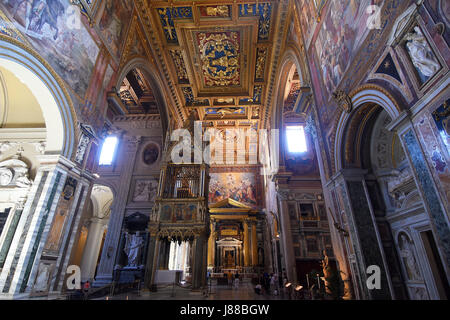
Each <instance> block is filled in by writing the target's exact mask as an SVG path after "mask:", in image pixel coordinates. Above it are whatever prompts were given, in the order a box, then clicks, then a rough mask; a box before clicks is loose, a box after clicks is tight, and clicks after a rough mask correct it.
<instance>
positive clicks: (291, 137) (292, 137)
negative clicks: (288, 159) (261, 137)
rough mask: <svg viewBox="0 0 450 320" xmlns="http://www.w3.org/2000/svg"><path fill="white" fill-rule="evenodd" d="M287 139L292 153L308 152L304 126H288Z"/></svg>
mask: <svg viewBox="0 0 450 320" xmlns="http://www.w3.org/2000/svg"><path fill="white" fill-rule="evenodd" d="M286 138H287V145H288V151H289V152H290V153H303V152H306V151H308V147H307V145H306V137H305V130H304V128H303V126H287V127H286Z"/></svg>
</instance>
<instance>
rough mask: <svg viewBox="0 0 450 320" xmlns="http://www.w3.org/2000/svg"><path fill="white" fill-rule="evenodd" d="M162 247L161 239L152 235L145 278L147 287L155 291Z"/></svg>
mask: <svg viewBox="0 0 450 320" xmlns="http://www.w3.org/2000/svg"><path fill="white" fill-rule="evenodd" d="M160 246H161V242H160V240H159V237H158V236H156V235H155V234H151V235H150V238H149V244H148V251H147V252H148V256H147V265H146V266H145V278H144V283H145V286H146V287H147V288H148V289H150V290H153V291H155V290H156V286H155V276H156V270H157V268H158V265H159V249H160Z"/></svg>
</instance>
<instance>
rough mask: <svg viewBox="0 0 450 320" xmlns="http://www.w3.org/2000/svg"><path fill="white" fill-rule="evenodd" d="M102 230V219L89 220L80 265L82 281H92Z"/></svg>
mask: <svg viewBox="0 0 450 320" xmlns="http://www.w3.org/2000/svg"><path fill="white" fill-rule="evenodd" d="M104 230H105V221H104V220H102V219H99V218H95V217H94V218H92V219H91V220H90V224H89V232H88V236H87V239H86V245H85V247H84V248H85V249H84V251H83V258H82V259H81V265H80V268H81V281H83V282H84V281H86V280H90V281H92V279H93V278H94V276H95V267H96V266H97V261H98V255H99V254H100V246H101V243H102V237H103V232H104Z"/></svg>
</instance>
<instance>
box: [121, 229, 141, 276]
mask: <svg viewBox="0 0 450 320" xmlns="http://www.w3.org/2000/svg"><path fill="white" fill-rule="evenodd" d="M143 243H144V241H143V239H142V237H140V236H139V232H138V233H137V234H128V233H127V235H126V242H125V249H124V251H125V253H126V254H127V257H128V264H127V267H132V268H133V267H134V268H136V267H137V266H138V263H139V255H140V252H141V247H142V245H143Z"/></svg>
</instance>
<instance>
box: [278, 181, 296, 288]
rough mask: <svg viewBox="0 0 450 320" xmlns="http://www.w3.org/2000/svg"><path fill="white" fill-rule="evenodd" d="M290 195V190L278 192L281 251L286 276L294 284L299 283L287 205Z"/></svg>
mask: <svg viewBox="0 0 450 320" xmlns="http://www.w3.org/2000/svg"><path fill="white" fill-rule="evenodd" d="M288 194H289V191H288V190H281V189H279V190H278V200H279V208H280V212H279V218H280V225H281V233H280V240H281V250H282V252H283V258H284V259H283V260H284V264H285V268H286V275H287V277H288V280H289V281H290V282H292V283H297V271H296V263H295V253H294V246H293V243H292V234H291V223H290V219H289V211H288V204H287V200H288V199H287V195H288Z"/></svg>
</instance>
